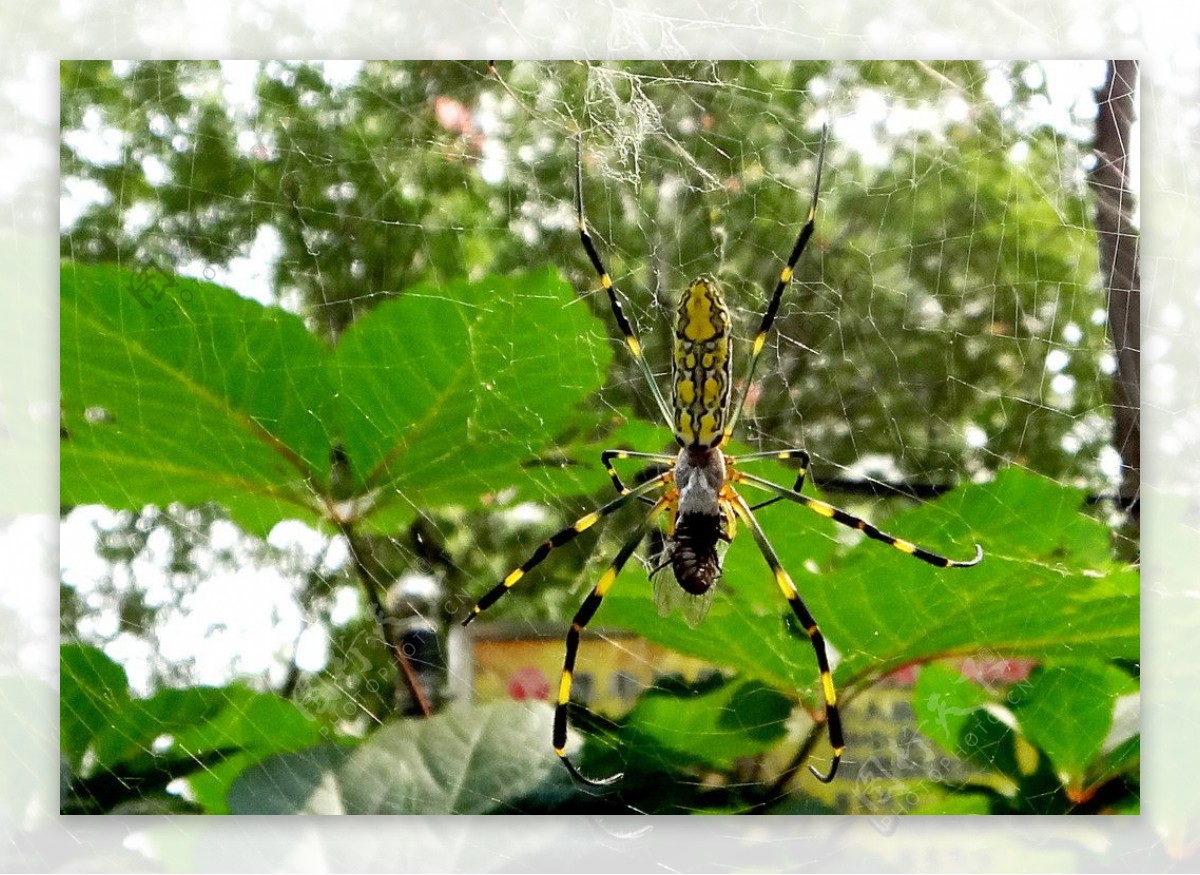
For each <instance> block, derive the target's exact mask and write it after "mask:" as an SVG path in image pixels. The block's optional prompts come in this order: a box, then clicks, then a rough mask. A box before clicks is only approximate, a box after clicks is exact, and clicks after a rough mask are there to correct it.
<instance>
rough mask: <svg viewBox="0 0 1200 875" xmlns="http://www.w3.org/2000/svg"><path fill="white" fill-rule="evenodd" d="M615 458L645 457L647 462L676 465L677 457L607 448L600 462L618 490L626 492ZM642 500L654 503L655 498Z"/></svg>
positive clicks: (601, 455)
mask: <svg viewBox="0 0 1200 875" xmlns="http://www.w3.org/2000/svg"><path fill="white" fill-rule="evenodd" d="M613 459H617V460H624V459H643V460H645V461H647V462H654V463H657V464H659V465H670V466H672V467H674V465H675V457H674V456H668V455H665V454H664V453H633V452H627V451H626V450H605V451H604V452H602V453H601V454H600V462H601V464H603V465H604V470H605V471H607V472H608V477H609V479H610V480H612V483H613V486H614V487H615V488H616V490H617V492H625V491H626V488H625V484H624V483H622V482H621V475H620V474H618V473H617V469H616V468H615V467H613ZM642 501H644V502H646V503H647V504H654V499H652V498H646V497H643V498H642Z"/></svg>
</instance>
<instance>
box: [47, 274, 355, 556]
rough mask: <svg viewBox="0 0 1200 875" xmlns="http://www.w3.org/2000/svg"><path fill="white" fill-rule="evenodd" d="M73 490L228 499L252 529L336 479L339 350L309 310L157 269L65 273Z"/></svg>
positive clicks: (291, 511) (90, 496)
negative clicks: (332, 469)
mask: <svg viewBox="0 0 1200 875" xmlns="http://www.w3.org/2000/svg"><path fill="white" fill-rule="evenodd" d="M60 282H61V298H62V303H61V317H62V326H61V343H62V351H61V362H62V365H61V369H62V373H61V383H62V427H63V429H64V430H65V432H64V439H63V441H62V463H61V464H62V469H61V470H62V480H61V491H62V500H63V501H64V502H66V503H70V504H84V503H101V504H106V505H108V506H109V507H114V508H129V509H139V508H141V507H143V506H144V505H147V504H159V505H167V504H169V503H170V502H172V501H179V502H183V503H187V504H202V503H205V502H209V501H216V502H219V503H221V504H223V505H225V506H226V507H228V508H229V510H230V513H231V514H232V515H233V516H234V518H235V519H236V520H237V521H238V522H239V523H240V524H241V525H242V526H243V527H244V528H246V529H247V530H248V531H252V532H256V533H260V534H261V533H264V532H266V531H268V530H269V529H270V528H271V526H272V525H274V523H276V522H278V521H279V520H280V519H283V518H285V517H288V516H308V517H309V518H311V514H303V513H301V511H300V509H301V508H302V507H304V506H305V505H307V504H308V499H307V498H306V497H305V495H304V489H305V482H306V480H308V479H310V478H315V479H317V480H318V481H323V480H327V479H328V477H327V473H326V472H327V471H328V467H329V452H330V447H331V445H332V443H333V432H332V431H331V430H330V427H331V423H330V419H331V417H330V410H329V408H330V399H331V398H332V389H331V386H330V383H329V380H328V375H327V373H326V367H325V359H326V357H327V352H326V350H325V348H324V347H323V345H322V344H321V343H320V342H319V341H318V340H317V339H316V338H315V337H313V336H312V335H311V334H310V333H309V332H308V331H307V330H306V329H305V328H304V323H303V322H301V320H300V319H299V317H297V316H294V315H292V314H289V313H285V312H284V311H282V310H279V309H275V308H268V307H263V306H262V305H261V304H258V303H255V302H254V301H250V300H247V299H245V298H242V297H240V296H239V295H236V294H234V293H233V292H231V291H229V290H228V289H223V288H221V287H219V286H215V285H212V284H211V283H205V282H200V281H198V280H192V279H186V278H183V277H177V276H173V275H170V274H165V273H161V272H159V271H155V270H143V271H128V270H122V269H119V268H116V267H112V266H108V265H102V266H97V267H87V266H84V265H79V264H64V265H63V266H62V271H61V281H60Z"/></svg>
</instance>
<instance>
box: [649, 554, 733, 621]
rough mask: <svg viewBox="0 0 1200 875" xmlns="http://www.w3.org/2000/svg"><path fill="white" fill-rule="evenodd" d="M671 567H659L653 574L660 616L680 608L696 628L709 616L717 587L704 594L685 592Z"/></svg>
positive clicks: (686, 619)
mask: <svg viewBox="0 0 1200 875" xmlns="http://www.w3.org/2000/svg"><path fill="white" fill-rule="evenodd" d="M669 567H670V566H667V568H663V567H659V569H658V570H657V571H655V572H654V574H653V576H652V579H653V582H654V605H655V607H657V608H658V615H659V616H660V617H666V616H669V615H670V614H671V613H672V612H673V611H674V610H675V609H676V608H678V609H679V610H680V611H681V612H682V614H683V621H684V622H685V623H687V624H688V626H690V627H691V628H693V629H695V628H696V627H697V626H699V625H700V624H701V623H703V622H704V618H705V617H707V616H708V609H709V608H711V607H712V603H713V596H714V595H715V594H716V592H717V588H716V587H715V586H714V587H712V588H710V589H709V590H708V591H707V592H705V593H703V594H702V595H692V594H691V593H690V592H685V591H684V590H683V588H682V587H680V585H679V584H678V583H676V582H675V578H674V576H673V575H672V574H671V572H670V571H669V570H668V569H669Z"/></svg>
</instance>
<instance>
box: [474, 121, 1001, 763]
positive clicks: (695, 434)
mask: <svg viewBox="0 0 1200 875" xmlns="http://www.w3.org/2000/svg"><path fill="white" fill-rule="evenodd" d="M825 142H826V131H825V130H822V136H821V147H820V151H819V152H818V154H817V171H816V182H815V183H814V184H813V193H812V201H811V202H810V204H809V209H808V219H807V221H806V222H805V223H804V226H803V227H802V228H801V229H800V234H799V236H797V238H796V242H795V245H793V246H792V251H791V254H790V255H789V256H788V258H787V262H786V263H785V265H784V267H783V269H782V270H781V271H780V273H779V279H778V281H777V282H776V284H775V290H774V292H773V293H772V295H771V299H770V301H769V302H768V304H767V309H766V311H765V312H764V313H763V317H762V322H761V323H760V324H759V328H758V332H757V333H756V334H755V336H754V341H753V343H752V345H751V348H750V360H749V364H748V365H747V367H746V377H745V382H744V384H743V386H742V390H741V395H740V398H739V400H738V403H737V405H736V406H731V403H730V401H731V397H732V389H733V384H732V373H733V372H732V366H733V354H732V353H733V350H732V345H733V344H732V335H731V329H730V315H729V309H728V307H726V305H725V300H724V298H723V297H722V295H721V292H720V289H719V288H718V286H717V284H716V283H715V282H714V281H713V280H712V279H710V278H708V277H700V278H699V279H697V280H695V281H694V282H693V283H692V284H691V285H690V286H688V287H687V288H686V289H684V290H683V293H682V294H681V295H680V297H679V305H678V307H677V309H676V319H675V331H674V338H675V340H674V355H673V358H672V366H671V403H670V404H669V405H668V404H667V401H666V399H665V398H664V397H663V395H662V392H661V391H660V390H659V388H658V383H657V381H656V380H655V377H654V373H653V372H652V371H651V370H650V366H649V365H648V364H647V363H646V359H645V357H644V356H643V354H642V345H641V342H640V341H639V340H638V339H637V335H636V334H635V333H634V330H633V326H632V325H631V324H630V322H629V320H628V319H627V318H626V316H625V312H624V310H623V309H622V307H621V301H620V299H619V298H618V297H617V293H616V289H615V288H614V286H613V281H612V278H611V277H610V276H609V275H608V271H607V270H605V268H604V262H603V261H602V260H601V258H600V254H599V252H597V250H596V247H595V244H594V243H593V242H592V238H591V235H590V234H589V233H588V229H587V222H586V221H585V220H584V214H583V171H582V161H581V156H580V154H579V153H580V149H581V146H580V144H579V141H578V140H576V161H575V206H576V211H577V213H578V217H579V238H580V240H581V241H582V243H583V248H584V250H585V251H586V252H587V255H588V259H589V260H590V261H591V263H592V266H593V267H594V268H595V269H596V273H597V274H599V276H600V285H601V287H602V288H603V289H604V291H605V292H606V293H607V295H608V300H609V304H610V305H611V307H612V311H613V316H614V318H615V319H616V321H617V327H618V328H619V329H620V331H621V334H622V336H623V337H624V339H625V344H626V346H628V347H629V351H630V353H631V354H632V355H633V357H634V360H635V361H636V362H637V364H638V367H639V368H641V371H642V374H643V375H644V376H645V378H646V382H647V385H648V386H649V387H650V392H651V394H652V395H653V397H654V401H655V403H656V404H657V406H658V410H659V412H660V413H661V414H662V417H663V420H664V421H665V422H666V423H667V424H668V425H669V426H670V427H671V430H672V431H673V432H674V435H675V442H676V443H677V444H678V445H679V451H678V454H677V455H674V456H671V455H664V454H662V453H639V452H629V451H625V450H605V451H604V453H602V454H601V457H600V458H601V461H602V463H603V464H604V467H605V469H606V470H607V471H608V474H609V477H610V478H611V479H612V482H613V486H614V487H616V489H617V492H618V495H617V497H616V498H614V499H613V500H612V501H610V502H609V503H608V504H606V505H604V506H603V507H601V508H600V509H599V510H595V511H592V512H591V513H588V514H585V515H584V516H582V517H580V518H579V519H578V520H576V521H575V523H573V524H572V525H570V526H568V527H567V528H565V529H562V530H561V531H559V532H556V533H555V534H554V535H551V536H550V538H549V540H547V541H546V542H545V543H544V544H542V545H541V546H540V547H538V548H537V550H535V551H534V553H533V555H532V556H530V557H529V559H528V560H526V561H525V563H524V564H523V565H521V566H520V567H518V568H515V569H513V570H512V571H511V572H509V573H508V575H507V576H506V577H505V578H504V579H503V580H502V581H500V583H498V584H497V585H496V586H494V587H492V589H490V590H489V591H488V592H487V593H485V594H484V596H483V598H481V599H480V600H479V602H478V604H476V605H475V607H474V608H473V609H472V611H471V614H470V616H468V617H467V618H466V620H464V621H463V623H464V625H465V624H467V623H469V622H471V620H473V619H474V618H475V617H476V616H478V615H479V614H480V613H481V612H483V611H484V610H486V609H487V608H488V607H489V606H490V605H492V604H494V603H495V602H496V601H497V600H498V599H499V598H500V597H501V596H502V595H504V593H506V592H508V590H509V589H510V588H511V587H512V586H514V585H515V584H516V583H517V581H519V580H520V579H521V578H523V577H524V576H525V575H526V573H528V572H529V571H530V570H531V569H532V568H534V567H535V566H536V565H538V564H540V563H541V562H542V560H544V559H545V558H546V556H548V555H549V554H550V552H551V551H552V550H554V549H555V548H557V547H561V546H562V545H563V544H565V543H567V542H568V541H571V540H573V539H574V538H575V537H577V536H578V535H580V534H581V533H583V532H585V531H587V530H588V529H590V528H591V527H592V526H594V525H595V524H596V523H597V522H599V521H600V520H602V519H603V518H605V517H607V516H608V515H609V514H612V513H615V512H616V511H618V510H620V509H621V508H623V507H625V506H627V505H629V504H630V503H632V502H634V501H639V500H640V501H645V502H646V503H648V504H650V505H651V508H650V511H649V513H648V514H647V515H646V517H645V518H644V519H643V520H642V522H641V523H640V524H639V525H638V526H637V528H636V529H634V531H633V533H632V534H631V535H630V537H629V538H628V539H627V540H626V541H625V543H624V545H623V546H622V547H621V549H620V550H619V551H618V553H617V555H616V557H615V558H614V559H613V560H612V562H611V563H610V564H609V566H608V568H607V569H605V571H604V573H603V574H601V575H600V579H599V581H597V583H596V585H595V586H594V587H593V588H592V591H591V592H590V593H589V594H588V596H587V598H585V599H584V601H583V604H582V605H580V607H579V610H578V611H577V612H576V613H575V617H574V619H573V620H572V621H571V628H570V629H569V630H568V631H567V648H566V649H567V652H566V656H565V658H564V659H563V671H562V680H561V682H560V684H559V691H558V702H557V706H556V708H555V711H554V730H553V736H552V741H553V744H554V750H555V753H557V754H558V756H559V757H560V758H561V759H562V762H563V764H564V765H565V766H566V767H567V769H568V771H570V773H571V774H572V775H573V776H574V777H575V778H577V779H578V780H580V781H582V782H584V783H586V784H591V785H593V786H602V785H605V784H611V783H612V782H614V781H616V780H617V779H619V778H620V777H621V776H620V775H613V776H611V777H609V778H604V779H603V780H599V781H597V780H592V779H590V778H585V777H584V776H583V775H581V774H580V773H579V771H578V770H577V769H576V768H575V766H574V764H573V763H572V762H571V760H570V758H569V757H568V756H567V752H566V746H567V705H568V703H569V702H570V699H571V680H572V675H573V673H574V671H575V657H576V654H577V653H578V652H579V641H580V636H581V635H582V633H583V630H584V628H585V627H586V626H587V624H588V623H589V622H590V621H591V619H592V617H593V616H595V614H596V611H597V609H598V608H599V607H600V603H601V601H603V599H604V596H605V595H606V594H607V593H608V591H609V589H610V588H611V587H612V585H613V583H614V582H615V581H616V579H617V575H618V574H620V573H621V569H622V568H624V567H625V563H626V562H628V561H629V558H630V557H631V556H632V555H633V553H634V551H635V550H636V549H637V548H638V545H639V544H640V543H641V542H642V539H643V538H645V537H646V535H647V533H649V531H650V529H651V527H652V526H654V525H656V524H657V522H658V520H659V518H660V517H662V516H664V515H665V516H666V521H667V562H668V563H669V564H670V566H671V570H672V571H673V573H674V576H675V581H676V583H678V584H679V588H680V589H682V590H683V591H684V592H685V593H687V594H688V595H689V596H691V597H692V598H693V600H694V601H693V605H698V606H699V607H694V609H693V612H692V613H691V614H690V616H689V617H688V619H689V622H693V624H694V623H697V622H699V620H700V619H701V618H703V615H704V611H705V610H706V609H707V604H708V601H709V600H710V599H711V598H712V594H713V592H714V591H715V590H714V585H715V584H716V582H717V579H718V578H719V577H720V575H721V553H720V548H721V545H722V543H728V542H729V541H731V540H732V539H733V537H734V534H735V530H734V526H735V521H738V520H740V521H741V522H742V523H743V524H744V525H745V526H746V527H747V528H748V529H749V530H750V533H751V535H752V536H753V538H754V542H755V544H756V545H757V546H758V549H759V551H760V552H761V553H762V555H763V558H764V559H765V560H766V562H767V566H768V567H769V568H770V570H771V573H772V576H773V577H774V579H775V583H776V585H777V586H778V587H779V590H780V592H781V593H782V594H783V597H784V598H785V599H786V600H787V603H788V605H789V607H790V608H791V610H792V613H793V615H794V616H795V618H796V619H797V620H798V621H799V623H800V626H801V628H803V629H804V632H805V634H806V635H807V636H808V639H809V642H810V643H811V644H812V648H813V652H814V653H815V655H816V659H817V670H818V673H819V677H820V686H821V694H822V697H823V699H824V701H825V720H826V722H827V723H828V725H829V741H830V744H831V745H832V747H833V758H832V760H831V762H830V765H829V771H828V772H826V773H825V774H821V773H820V772H818V771H817V770H816V769H815V768H812V767H811V766H810V769H811V771H812V773H813V774H814V775H815V776H816V777H817V778H818V779H819V780H821V781H826V782H828V781H832V780H833V776H834V774H835V773H836V772H837V767H838V763H839V761H840V760H841V756H842V751H843V750H844V747H845V742H844V741H843V738H842V723H841V718H840V717H839V716H838V710H837V693H836V691H835V689H834V685H833V675H832V673H831V671H830V667H829V655H828V653H827V650H826V647H825V639H824V637H823V636H822V634H821V631H820V630H819V629H818V628H817V624H816V621H815V620H814V619H813V617H812V614H810V613H809V611H808V608H807V607H806V606H805V604H804V600H803V599H802V598H801V597H800V594H799V592H798V591H797V590H796V585H795V584H794V583H793V582H792V578H791V575H789V574H788V573H787V570H786V569H784V567H783V565H782V564H781V563H780V562H779V557H778V556H776V554H775V549H774V548H773V547H772V546H771V543H770V541H768V540H767V536H766V534H765V533H764V532H763V530H762V527H761V526H760V525H759V523H758V520H757V519H756V518H755V515H754V510H755V509H756V508H761V507H766V506H767V505H769V504H774V503H775V502H777V501H780V500H786V501H791V502H794V503H795V504H800V505H803V506H804V507H807V508H808V509H809V510H812V511H814V512H816V513H818V514H820V515H821V516H824V517H827V518H829V519H832V520H833V521H835V522H837V523H840V524H841V525H844V526H849V527H850V528H854V529H857V530H858V531H860V532H862V533H863V534H864V535H865V536H866V537H868V538H873V539H874V540H876V541H881V542H882V543H884V544H888V545H890V546H892V547H895V548H896V549H897V550H900V551H901V552H903V553H906V554H908V555H910V556H913V557H915V558H917V559H920V560H921V561H923V562H927V563H929V564H930V565H935V566H937V567H939V568H951V567H963V566H967V565H974V564H976V563H977V562H979V561H980V559H982V558H983V549H982V548H981V547H980V546H979V545H978V544H976V545H975V557H974V558H973V559H970V560H967V561H958V560H953V559H947V558H946V557H944V556H940V555H938V554H937V553H931V552H930V551H928V550H925V549H923V548H921V547H918V546H917V545H916V544H913V543H911V542H909V541H904V540H901V539H900V538H895V537H892V536H891V535H889V534H887V533H886V532H882V531H880V530H879V529H877V528H876V527H875V526H873V525H871V524H870V523H868V522H867V521H865V520H862V519H859V518H858V517H855V516H852V515H851V514H848V513H846V512H845V511H844V510H840V509H838V508H836V507H833V506H832V505H829V504H826V503H825V502H823V501H819V500H817V499H815V498H810V497H808V496H807V495H802V494H801V492H800V490H801V489H802V488H803V486H804V479H805V476H806V475H807V473H808V461H809V459H808V454H807V453H806V452H804V450H801V449H785V450H778V451H771V452H765V453H751V454H748V455H744V456H739V457H734V456H728V455H725V453H724V452H723V451H722V450H721V447H722V446H724V445H725V444H727V443H728V441H729V439H730V437H731V435H732V433H733V428H734V425H735V424H736V423H737V419H738V415H739V414H740V412H741V409H742V404H743V403H744V402H745V400H746V394H747V393H748V391H749V389H750V384H751V381H752V380H753V377H754V369H755V367H756V366H757V364H758V360H759V356H760V355H761V353H762V351H763V347H764V345H765V343H766V339H767V335H768V333H769V332H770V330H771V326H772V324H773V323H774V321H775V314H776V313H777V312H778V310H779V302H780V300H781V299H782V298H783V291H784V289H785V288H787V285H788V283H790V282H791V279H792V271H793V270H794V269H795V267H796V263H797V262H798V261H799V260H800V256H801V254H802V253H803V252H804V248H805V246H806V245H807V244H808V240H809V238H810V237H811V236H812V233H813V228H814V227H815V222H816V215H817V199H818V196H819V195H820V190H821V166H822V162H823V160H824V156H825ZM623 459H639V460H642V461H644V462H646V463H648V464H651V465H656V466H660V468H659V470H660V471H662V473H659V474H657V475H654V476H652V477H651V478H650V479H648V480H646V481H645V482H642V483H639V484H637V485H636V486H626V485H625V483H624V482H622V480H621V478H620V476H619V475H618V473H617V471H616V469H615V468H614V467H613V464H612V463H613V461H614V460H623ZM763 459H777V460H780V461H786V460H793V459H794V460H798V462H799V469H800V470H799V473H798V475H797V477H796V483H795V485H794V486H793V487H792V488H791V489H787V488H785V487H783V486H779V485H778V484H775V483H772V482H771V481H769V480H765V479H763V478H761V477H755V476H754V475H751V474H747V473H745V472H744V471H742V470H741V469H740V467H739V466H740V464H741V463H744V462H754V461H757V460H763ZM738 485H743V486H750V487H753V488H755V489H759V490H762V491H763V492H766V493H769V494H770V495H771V496H772V497H771V498H769V499H767V500H766V501H764V502H762V503H761V504H758V505H755V507H754V508H752V507H751V506H750V505H749V504H748V503H747V502H746V500H745V499H744V498H743V497H742V496H741V495H740V494H739V493H738V491H737V489H736V488H735V487H736V486H738ZM656 494H657V497H656ZM669 589H670V587H663V586H659V584H658V583H657V582H656V584H655V594H656V598H657V597H659V594H660V593H661V592H666V591H669Z"/></svg>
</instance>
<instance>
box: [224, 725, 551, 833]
mask: <svg viewBox="0 0 1200 875" xmlns="http://www.w3.org/2000/svg"><path fill="white" fill-rule="evenodd" d="M550 720H551V709H550V708H549V707H548V706H546V705H541V704H536V705H529V704H518V703H514V702H506V703H500V704H496V705H487V706H483V707H478V708H471V707H465V706H454V707H451V708H449V709H447V710H446V711H444V712H442V713H440V714H437V715H435V716H433V717H430V718H427V719H422V720H405V721H401V722H396V723H391V724H388V725H387V726H384V727H383V728H381V729H380V730H379V731H378V732H376V733H375V734H374V735H372V736H371V737H370V738H369V739H368V740H367V741H366V742H364V743H363V744H361V745H359V747H358V748H356V749H355V750H353V751H352V752H348V751H346V750H343V749H340V748H334V747H332V746H329V745H324V746H321V747H317V748H313V749H310V750H306V751H300V752H298V753H294V754H289V755H286V756H279V757H272V758H270V759H268V760H266V761H265V762H263V763H260V764H259V765H257V766H254V767H252V768H250V769H247V770H246V772H245V773H243V774H242V775H241V777H239V778H238V780H237V782H236V783H235V784H234V786H233V788H232V789H231V791H230V795H229V806H230V809H231V811H233V813H235V814H297V813H304V814H483V813H488V812H504V811H506V810H511V808H510V806H511V805H512V803H514V802H516V801H517V800H519V799H521V798H522V797H525V796H527V795H528V794H530V793H531V792H532V791H533V790H534V789H535V788H536V787H537V786H538V785H539V784H541V783H542V782H543V781H544V780H546V779H547V777H548V776H550V775H551V774H552V773H553V770H557V769H561V768H562V766H561V765H559V764H558V762H557V761H556V759H557V758H556V757H555V756H554V754H553V752H552V751H551V750H550V746H549V743H548V739H549V737H550ZM533 738H539V739H546V740H547V743H545V744H532V743H531V739H533Z"/></svg>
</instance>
